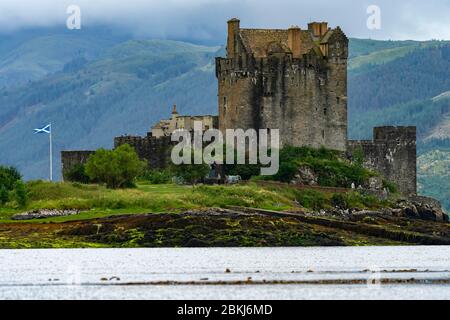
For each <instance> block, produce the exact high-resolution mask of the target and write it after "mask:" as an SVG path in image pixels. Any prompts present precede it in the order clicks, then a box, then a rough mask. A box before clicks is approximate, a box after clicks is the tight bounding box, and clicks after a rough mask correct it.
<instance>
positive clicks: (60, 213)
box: [11, 209, 80, 221]
mask: <svg viewBox="0 0 450 320" xmlns="http://www.w3.org/2000/svg"><path fill="white" fill-rule="evenodd" d="M79 213H80V211H79V210H46V209H41V210H34V211H29V212H25V213H20V214H16V215H14V216H13V217H12V218H11V219H12V220H19V221H20V220H32V219H45V218H52V217H65V216H71V215H76V214H79Z"/></svg>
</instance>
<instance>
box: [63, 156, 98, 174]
mask: <svg viewBox="0 0 450 320" xmlns="http://www.w3.org/2000/svg"><path fill="white" fill-rule="evenodd" d="M93 153H94V151H62V152H61V169H62V176H63V180H65V181H67V180H68V176H67V175H68V174H69V172H70V170H72V169H73V168H74V167H75V166H77V165H80V164H81V165H83V164H86V162H87V161H88V159H89V156H90V155H92V154H93Z"/></svg>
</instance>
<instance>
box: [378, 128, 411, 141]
mask: <svg viewBox="0 0 450 320" xmlns="http://www.w3.org/2000/svg"><path fill="white" fill-rule="evenodd" d="M416 136H417V129H416V127H377V128H374V129H373V137H374V138H373V139H374V141H388V142H390V143H397V142H402V143H416Z"/></svg>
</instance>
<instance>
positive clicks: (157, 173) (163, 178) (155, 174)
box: [139, 170, 173, 184]
mask: <svg viewBox="0 0 450 320" xmlns="http://www.w3.org/2000/svg"><path fill="white" fill-rule="evenodd" d="M172 176H173V174H172V173H171V172H170V170H146V171H145V172H144V173H143V174H142V176H141V177H139V178H140V179H142V180H144V181H147V182H149V183H150V184H166V183H170V182H171V180H172Z"/></svg>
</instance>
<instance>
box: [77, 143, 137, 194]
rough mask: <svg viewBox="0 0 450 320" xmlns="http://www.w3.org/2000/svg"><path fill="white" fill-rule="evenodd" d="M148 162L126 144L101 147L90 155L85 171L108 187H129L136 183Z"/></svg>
mask: <svg viewBox="0 0 450 320" xmlns="http://www.w3.org/2000/svg"><path fill="white" fill-rule="evenodd" d="M145 167H146V162H145V161H141V160H140V159H139V157H138V155H137V154H136V151H135V150H134V149H133V148H132V147H130V146H129V145H127V144H125V145H122V146H120V147H118V148H117V149H115V150H105V149H99V150H97V152H95V153H94V154H93V155H92V156H90V157H89V160H88V162H87V163H86V167H85V171H86V174H87V175H88V176H89V178H90V179H91V180H94V181H98V182H99V183H104V184H106V186H107V187H108V188H111V189H117V188H128V187H132V186H133V185H134V181H135V180H136V177H137V176H138V175H139V174H141V173H142V171H143V170H144V168H145Z"/></svg>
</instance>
